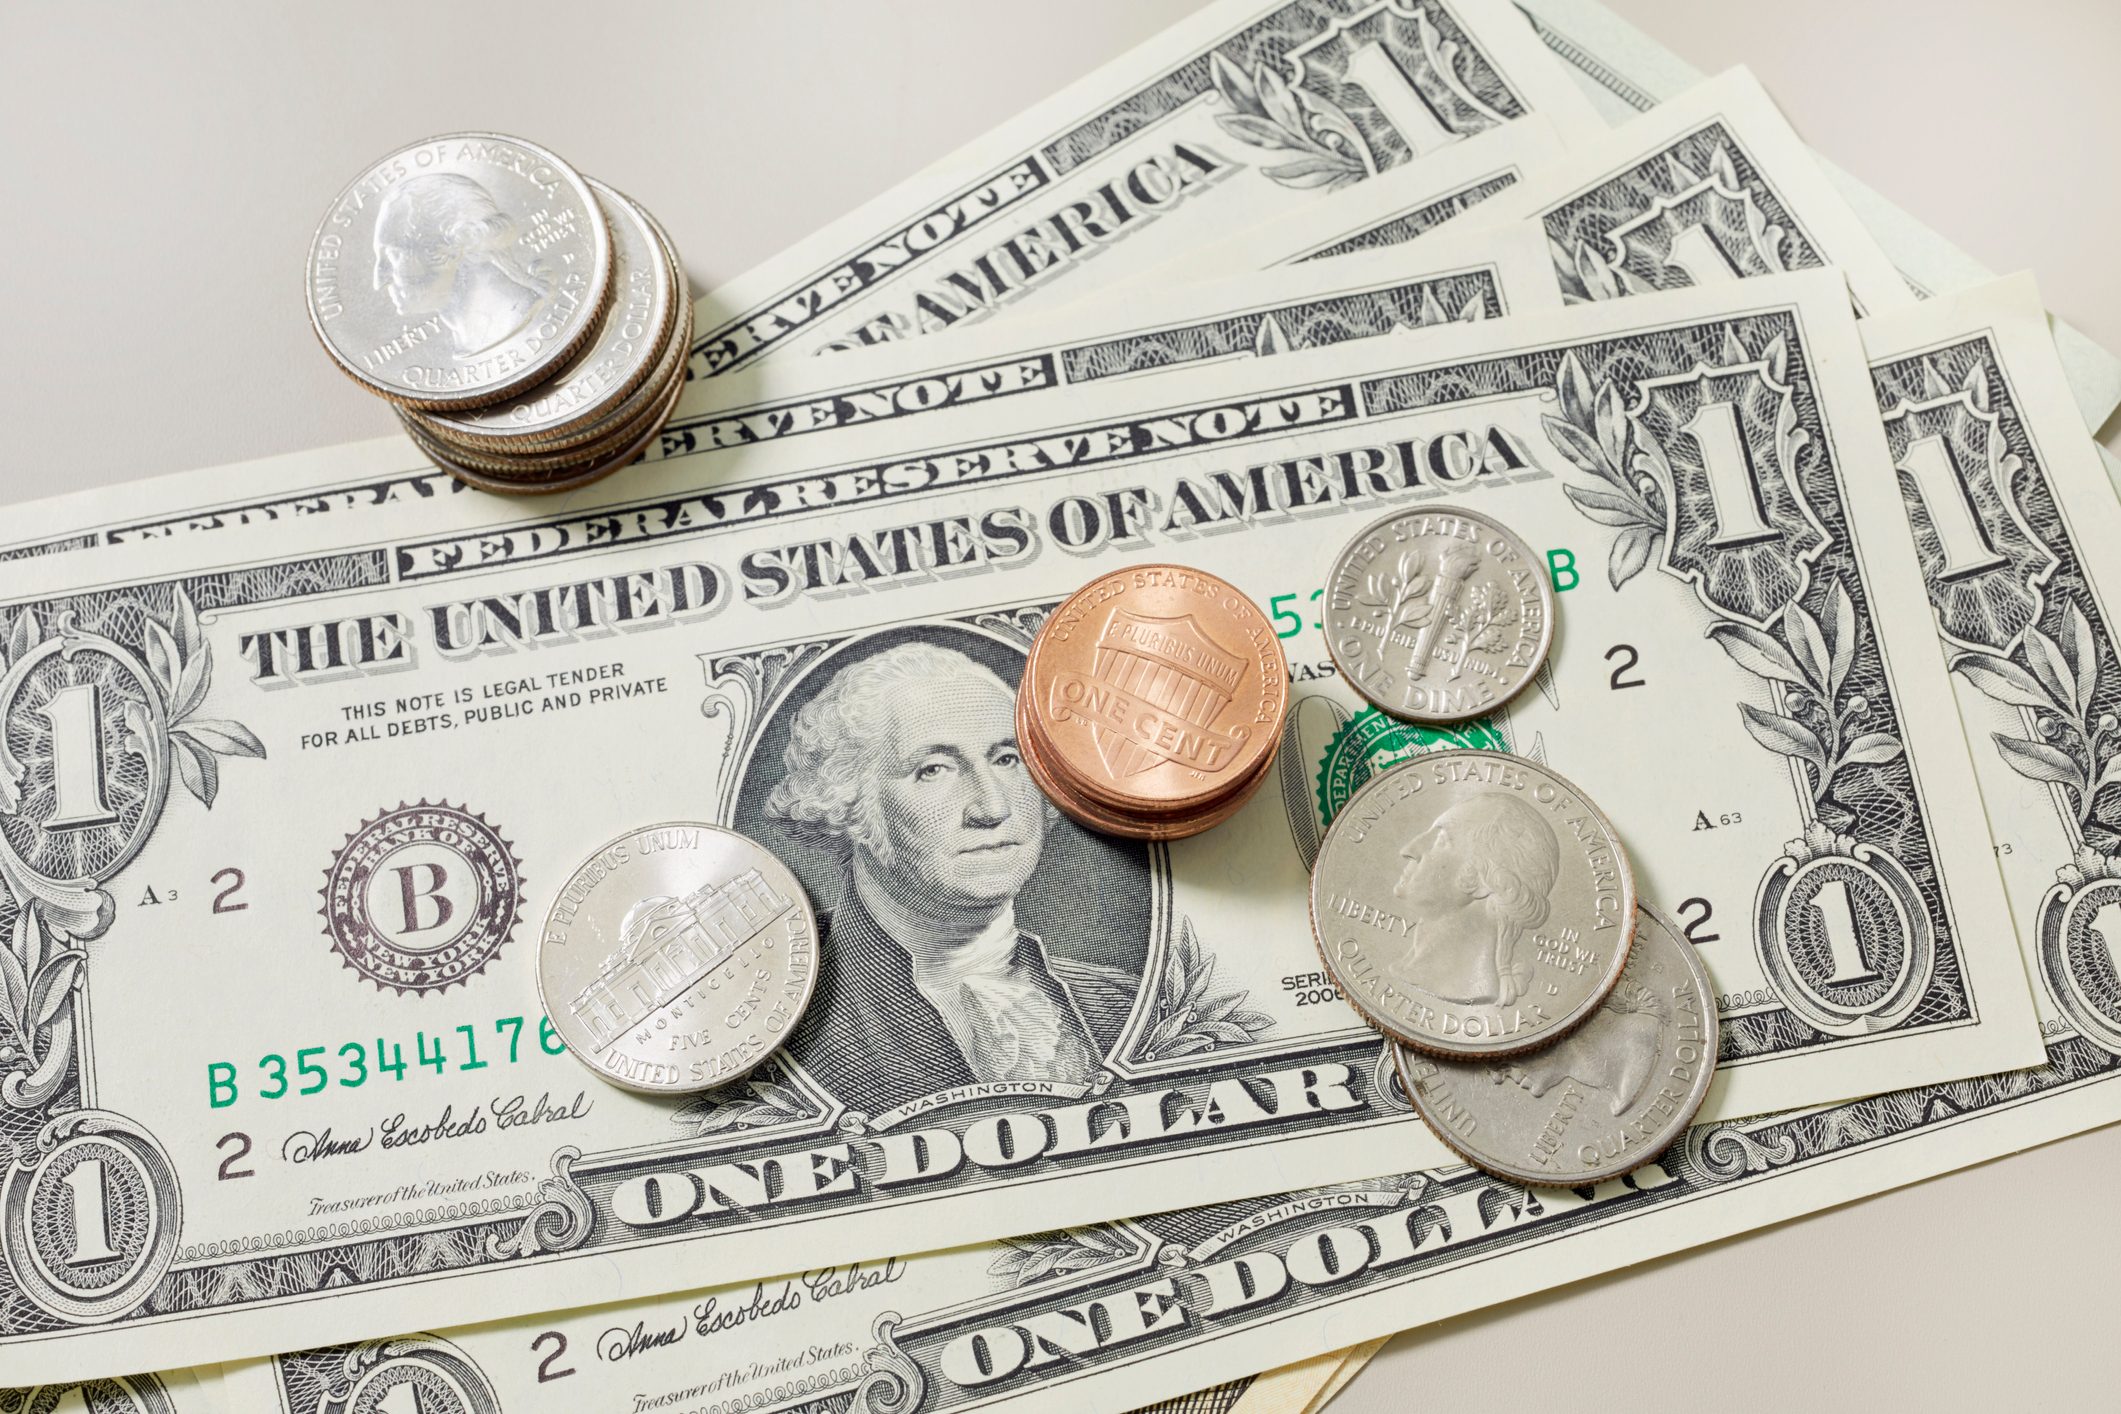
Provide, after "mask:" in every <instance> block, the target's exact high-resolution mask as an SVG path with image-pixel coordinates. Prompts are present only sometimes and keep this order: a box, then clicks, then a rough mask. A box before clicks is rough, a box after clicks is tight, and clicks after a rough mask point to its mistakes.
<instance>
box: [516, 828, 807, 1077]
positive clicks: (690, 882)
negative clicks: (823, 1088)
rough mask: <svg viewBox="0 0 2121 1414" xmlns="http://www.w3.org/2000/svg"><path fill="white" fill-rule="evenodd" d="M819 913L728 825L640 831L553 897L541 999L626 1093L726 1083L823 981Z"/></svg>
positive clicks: (541, 956) (752, 1062)
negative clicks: (820, 979) (818, 980)
mask: <svg viewBox="0 0 2121 1414" xmlns="http://www.w3.org/2000/svg"><path fill="white" fill-rule="evenodd" d="M817 969H818V931H817V917H816V915H814V914H813V913H812V912H811V911H810V901H809V899H807V898H806V897H805V896H804V894H803V886H802V884H801V883H800V882H799V881H798V880H797V879H796V877H795V875H794V873H793V872H792V871H790V870H789V868H788V866H787V865H785V864H783V863H781V861H780V860H779V859H778V858H776V857H775V856H774V855H773V853H772V852H771V851H770V850H768V849H766V848H765V847H764V846H763V845H759V844H756V843H754V842H753V841H751V840H749V839H747V838H746V837H744V836H743V835H740V834H738V833H737V832H736V831H734V830H726V829H723V828H722V827H721V826H719V825H708V824H701V823H697V822H693V821H685V820H677V821H669V822H666V823H664V824H660V825H648V826H644V827H642V828H641V829H638V830H629V831H628V832H627V833H625V834H623V835H620V836H619V837H618V838H617V839H615V840H612V841H610V842H609V843H607V844H605V845H604V846H603V847H601V848H600V849H598V850H597V851H596V852H595V853H593V854H591V855H590V856H589V858H587V859H586V860H584V861H582V864H581V866H580V867H579V868H577V869H576V870H575V871H574V873H573V874H571V875H569V876H568V878H567V881H566V882H565V883H563V884H562V885H561V886H560V889H559V892H558V893H557V894H555V895H554V897H553V901H552V907H551V908H550V909H549V910H547V912H546V914H545V928H544V932H543V935H542V936H541V937H540V938H539V939H538V995H539V997H540V998H542V999H543V1001H544V1003H545V1014H546V1015H547V1016H549V1017H551V1018H552V1024H553V1026H554V1027H555V1028H557V1029H558V1031H559V1033H560V1036H561V1039H563V1040H565V1041H566V1042H567V1049H568V1051H569V1052H570V1053H571V1054H572V1055H573V1056H574V1058H575V1059H576V1060H578V1061H580V1062H582V1063H583V1064H584V1065H586V1066H588V1067H589V1068H590V1069H592V1070H594V1071H595V1072H596V1073H597V1074H598V1075H599V1076H600V1077H602V1078H603V1079H605V1080H607V1081H609V1082H611V1083H612V1084H614V1085H623V1086H625V1087H626V1088H627V1089H629V1090H641V1091H645V1092H647V1093H649V1094H654V1095H679V1094H686V1093H689V1092H691V1091H694V1090H708V1089H712V1088H714V1087H715V1086H717V1085H726V1084H728V1083H729V1082H730V1081H732V1080H735V1079H737V1078H739V1077H740V1076H743V1075H745V1074H747V1073H748V1072H750V1071H751V1070H753V1069H755V1068H756V1067H757V1066H758V1064H759V1063H760V1062H761V1061H763V1060H765V1059H766V1057H768V1056H770V1055H772V1054H773V1052H774V1050H775V1049H776V1048H777V1047H779V1046H780V1044H781V1043H782V1042H783V1041H785V1040H787V1039H788V1033H789V1031H790V1030H791V1029H792V1028H793V1027H794V1026H795V1023H796V1020H797V1019H798V1018H799V1017H801V1016H802V1014H803V1008H804V1007H806V1006H808V1005H809V1004H810V994H811V992H813V991H814V990H815V989H816V987H817Z"/></svg>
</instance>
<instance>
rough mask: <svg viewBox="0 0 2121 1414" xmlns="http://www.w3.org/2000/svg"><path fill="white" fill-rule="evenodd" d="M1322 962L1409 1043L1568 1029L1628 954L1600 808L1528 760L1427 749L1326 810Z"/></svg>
mask: <svg viewBox="0 0 2121 1414" xmlns="http://www.w3.org/2000/svg"><path fill="white" fill-rule="evenodd" d="M1311 926H1312V930H1313V932H1314V933H1315V934H1316V935H1317V939H1318V948H1319V952H1320V954H1321V955H1322V956H1323V957H1324V959H1325V964H1326V970H1327V971H1329V972H1330V973H1332V975H1333V979H1334V981H1335V982H1336V983H1337V984H1338V985H1339V987H1340V990H1341V994H1342V995H1343V996H1345V997H1346V998H1347V999H1348V1001H1349V1003H1350V1004H1352V1005H1353V1006H1354V1007H1355V1008H1356V1010H1358V1011H1360V1012H1361V1013H1362V1014H1363V1015H1364V1016H1365V1017H1367V1018H1368V1019H1369V1020H1370V1022H1371V1024H1372V1025H1374V1026H1376V1027H1377V1028H1378V1029H1379V1030H1381V1031H1383V1032H1385V1033H1386V1034H1387V1035H1389V1036H1391V1037H1393V1038H1394V1039H1396V1040H1399V1041H1403V1042H1405V1043H1406V1044H1408V1045H1410V1046H1412V1047H1414V1048H1415V1049H1416V1050H1421V1051H1429V1052H1434V1053H1436V1054H1439V1055H1444V1056H1451V1057H1493V1056H1505V1055H1511V1054H1514V1053H1516V1052H1519V1051H1530V1050H1537V1049H1538V1048H1539V1047H1541V1046H1545V1045H1549V1044H1551V1043H1553V1042H1554V1041H1557V1040H1559V1039H1560V1038H1561V1037H1563V1036H1565V1035H1567V1034H1568V1033H1569V1032H1570V1031H1571V1030H1573V1029H1574V1028H1575V1027H1576V1026H1578V1025H1580V1024H1582V1023H1583V1022H1584V1021H1585V1020H1587V1019H1588V1018H1590V1017H1591V1016H1592V1015H1593V1014H1594V1013H1595V1012H1596V1011H1597V1010H1598V1008H1599V1006H1600V1005H1601V1004H1602V1003H1603V1002H1604V1001H1605V997H1606V994H1607V993H1608V992H1610V991H1611V990H1612V989H1613V984H1614V983H1615V982H1617V981H1618V980H1619V978H1620V972H1621V969H1622V968H1623V967H1624V966H1626V964H1627V956H1628V941H1629V939H1630V938H1631V937H1632V936H1633V935H1634V931H1635V882H1634V878H1633V876H1632V874H1631V872H1630V870H1629V868H1628V859H1627V854H1626V851H1624V850H1623V849H1622V848H1621V844H1620V838H1619V836H1618V835H1617V834H1616V833H1615V832H1614V829H1613V826H1612V822H1611V821H1609V820H1607V819H1606V818H1605V815H1604V814H1603V813H1602V812H1601V811H1600V810H1599V809H1598V807H1597V806H1595V805H1593V804H1592V803H1591V801H1590V800H1589V798H1587V797H1586V796H1585V795H1584V794H1583V792H1582V791H1580V790H1578V789H1577V788H1576V787H1575V786H1574V785H1572V784H1571V783H1570V782H1569V781H1567V780H1566V779H1564V778H1563V777H1561V776H1559V775H1557V774H1555V773H1554V772H1552V771H1549V770H1547V769H1546V768H1545V767H1544V766H1541V765H1540V764H1539V763H1537V762H1535V761H1528V760H1525V759H1524V758H1523V757H1519V756H1510V755H1507V754H1505V753H1503V752H1499V751H1439V752H1435V753H1433V754H1431V755H1427V756H1421V757H1416V758H1415V759H1414V760H1411V761H1408V762H1406V763H1404V764H1403V765H1399V766H1395V767H1393V768H1392V769H1391V770H1389V771H1386V772H1384V773H1383V774H1382V775H1379V776H1377V777H1375V778H1373V779H1372V780H1370V781H1369V782H1368V783H1367V784H1365V785H1364V786H1363V788H1362V789H1361V790H1358V791H1357V792H1355V794H1354V795H1353V796H1352V797H1350V798H1349V800H1348V803H1347V804H1346V805H1344V806H1342V807H1341V809H1340V813H1339V815H1337V816H1336V817H1334V820H1333V826H1332V828H1331V829H1329V830H1327V831H1326V837H1325V840H1324V841H1323V842H1322V843H1321V844H1320V846H1319V850H1318V862H1317V863H1316V864H1315V865H1313V866H1312V870H1311Z"/></svg>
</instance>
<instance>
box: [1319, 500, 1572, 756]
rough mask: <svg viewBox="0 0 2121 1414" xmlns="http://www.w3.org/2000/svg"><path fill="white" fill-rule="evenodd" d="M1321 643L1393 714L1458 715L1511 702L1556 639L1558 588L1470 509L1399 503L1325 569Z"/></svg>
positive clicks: (1439, 719) (1451, 718) (1525, 551)
mask: <svg viewBox="0 0 2121 1414" xmlns="http://www.w3.org/2000/svg"><path fill="white" fill-rule="evenodd" d="M1322 617H1323V621H1324V624H1325V634H1326V651H1327V652H1329V653H1331V654H1332V655H1333V661H1334V663H1335V664H1336V665H1337V666H1338V667H1339V668H1340V671H1341V675H1342V676H1344V677H1345V678H1347V680H1348V684H1349V686H1351V687H1353V688H1354V689H1355V690H1356V691H1357V692H1359V693H1361V694H1362V695H1363V696H1364V697H1366V698H1368V699H1369V700H1370V701H1371V702H1374V703H1375V704H1377V706H1379V707H1381V708H1383V709H1384V710H1385V711H1387V712H1390V713H1392V714H1393V715H1394V716H1399V717H1404V718H1406V719H1407V720H1409V721H1414V722H1431V723H1445V722H1462V721H1465V720H1467V719H1468V718H1471V717H1478V716H1480V715H1481V714H1482V713H1485V712H1490V711H1493V710H1494V709H1495V708H1497V707H1499V706H1501V705H1502V704H1503V703H1504V702H1507V701H1508V700H1509V699H1510V698H1511V697H1512V696H1513V695H1514V694H1516V693H1517V692H1518V691H1519V690H1520V689H1522V688H1523V687H1524V685H1525V684H1526V683H1528V682H1530V681H1531V680H1532V675H1533V674H1534V673H1536V672H1538V671H1539V665H1540V664H1541V663H1543V662H1545V661H1546V656H1547V650H1548V648H1549V647H1550V646H1551V645H1552V643H1553V641H1554V589H1553V586H1552V584H1550V583H1549V582H1548V578H1547V571H1546V567H1545V566H1544V565H1543V564H1542V563H1541V561H1540V560H1539V558H1538V556H1536V555H1534V554H1533V553H1532V550H1531V547H1530V546H1528V545H1526V544H1525V543H1524V541H1522V540H1520V539H1518V538H1517V536H1516V535H1515V534H1513V533H1512V532H1511V531H1510V530H1509V529H1508V528H1506V527H1505V526H1503V525H1501V524H1499V523H1497V522H1496V521H1494V520H1491V519H1489V518H1488V517H1487V516H1484V515H1481V514H1479V513H1478V512H1475V511H1468V510H1462V509H1459V508H1458V507H1455V506H1429V507H1425V508H1423V509H1420V510H1404V511H1396V512H1394V513H1393V514H1391V515H1388V516H1386V517H1385V518H1384V519H1383V520H1380V521H1378V522H1377V523H1375V524H1374V525H1371V526H1369V527H1367V528H1365V529H1364V530H1363V531H1362V533H1361V534H1359V535H1357V536H1356V537H1355V538H1354V539H1353V540H1351V541H1349V542H1348V545H1347V548H1345V549H1343V550H1342V551H1341V552H1340V555H1339V556H1338V558H1336V559H1335V560H1334V561H1333V569H1332V572H1331V573H1330V574H1329V575H1328V576H1327V577H1326V593H1325V605H1324V613H1323V616H1322Z"/></svg>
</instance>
